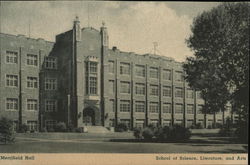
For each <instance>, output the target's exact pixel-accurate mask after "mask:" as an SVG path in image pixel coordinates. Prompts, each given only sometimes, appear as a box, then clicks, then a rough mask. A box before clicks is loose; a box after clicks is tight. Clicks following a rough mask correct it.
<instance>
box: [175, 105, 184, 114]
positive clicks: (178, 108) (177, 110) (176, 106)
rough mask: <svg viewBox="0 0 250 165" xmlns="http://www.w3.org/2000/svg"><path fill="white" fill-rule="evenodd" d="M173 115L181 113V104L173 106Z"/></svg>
mask: <svg viewBox="0 0 250 165" xmlns="http://www.w3.org/2000/svg"><path fill="white" fill-rule="evenodd" d="M175 113H183V105H182V104H176V105H175Z"/></svg>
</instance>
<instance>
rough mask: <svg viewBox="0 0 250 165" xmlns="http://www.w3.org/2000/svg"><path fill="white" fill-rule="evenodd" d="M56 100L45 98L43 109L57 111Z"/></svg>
mask: <svg viewBox="0 0 250 165" xmlns="http://www.w3.org/2000/svg"><path fill="white" fill-rule="evenodd" d="M56 104H57V101H56V100H46V102H45V111H46V112H56V111H57V105H56Z"/></svg>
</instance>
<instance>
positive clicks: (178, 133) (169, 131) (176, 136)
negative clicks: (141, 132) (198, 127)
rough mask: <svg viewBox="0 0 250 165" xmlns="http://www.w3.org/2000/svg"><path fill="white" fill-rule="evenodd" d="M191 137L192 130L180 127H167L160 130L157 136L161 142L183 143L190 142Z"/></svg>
mask: <svg viewBox="0 0 250 165" xmlns="http://www.w3.org/2000/svg"><path fill="white" fill-rule="evenodd" d="M190 136H191V132H190V130H189V129H188V128H185V127H183V126H180V125H174V126H170V127H168V126H165V127H163V128H160V129H158V132H157V134H156V138H157V139H158V140H160V141H183V140H188V139H189V138H190Z"/></svg>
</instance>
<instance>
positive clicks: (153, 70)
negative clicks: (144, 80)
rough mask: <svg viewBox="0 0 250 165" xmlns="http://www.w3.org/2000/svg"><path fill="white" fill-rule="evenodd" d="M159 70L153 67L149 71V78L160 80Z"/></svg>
mask: <svg viewBox="0 0 250 165" xmlns="http://www.w3.org/2000/svg"><path fill="white" fill-rule="evenodd" d="M158 75H159V74H158V68H153V67H151V68H150V70H149V76H150V78H155V79H158Z"/></svg>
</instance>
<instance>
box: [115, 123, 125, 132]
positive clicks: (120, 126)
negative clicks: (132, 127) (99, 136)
mask: <svg viewBox="0 0 250 165" xmlns="http://www.w3.org/2000/svg"><path fill="white" fill-rule="evenodd" d="M125 131H128V127H127V125H126V124H125V123H119V124H117V125H116V127H115V132H125Z"/></svg>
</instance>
